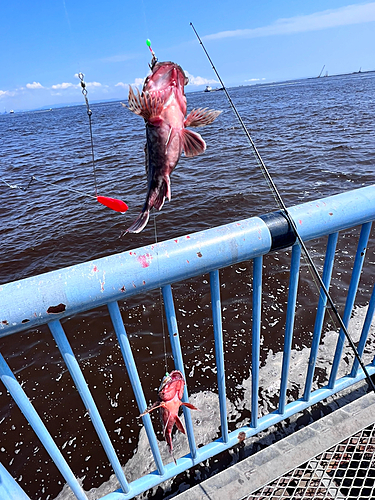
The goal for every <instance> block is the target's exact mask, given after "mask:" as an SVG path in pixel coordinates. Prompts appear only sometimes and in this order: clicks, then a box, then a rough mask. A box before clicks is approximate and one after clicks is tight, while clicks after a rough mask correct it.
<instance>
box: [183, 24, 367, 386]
mask: <svg viewBox="0 0 375 500" xmlns="http://www.w3.org/2000/svg"><path fill="white" fill-rule="evenodd" d="M190 26H191V27H192V28H193V31H194V33H195V35H196V37H197V39H198V41H199V43H200V45H201V46H202V49H203V51H204V53H205V54H206V56H207V59H208V60H209V62H210V64H211V66H212V69H213V70H214V72H215V74H216V76H217V78H218V79H219V81H220V84H221V86H222V87H223V90H224V92H225V95H226V96H227V99H228V101H229V104H230V105H231V107H232V110H233V111H234V113H235V115H236V117H237V118H238V121H239V122H240V125H241V127H242V130H243V131H244V133H245V135H246V137H247V138H248V140H249V142H250V145H251V148H252V150H253V153H254V155H255V157H256V159H257V162H258V164H259V165H260V167H261V170H262V172H263V174H264V175H265V176H266V178H267V180H268V184H269V186H270V187H271V189H272V192H273V194H274V196H275V198H276V201H277V204H278V205H279V207H280V208H281V209H282V211H283V213H284V216H285V217H286V219H287V221H288V222H289V224H290V226H291V228H292V230H293V232H294V234H295V236H296V239H297V240H298V242H299V244H300V246H301V248H302V251H303V254H304V256H305V258H306V259H307V262H308V263H309V265H310V266H311V269H312V270H313V274H314V276H315V277H316V279H317V281H318V283H319V286H320V290H321V291H322V292H323V293H324V295H325V296H326V298H327V301H328V302H329V305H330V307H331V309H332V311H333V313H334V315H335V316H336V319H337V321H338V323H339V325H340V328H341V330H342V331H343V332H344V334H345V337H346V339H347V340H348V342H349V345H350V347H351V349H352V350H353V353H354V355H355V357H356V358H357V360H358V362H359V364H360V366H361V368H362V370H363V373H364V374H365V376H366V379H367V382H368V384H369V386H370V387H371V389H372V390H373V391H374V392H375V385H374V382H373V381H372V379H371V377H370V374H369V373H368V371H367V369H366V366H365V364H364V363H363V361H362V359H361V357H360V355H359V353H358V351H357V348H356V346H355V344H354V342H353V340H352V338H351V336H350V335H349V332H348V330H347V328H346V326H345V324H344V322H343V320H342V318H341V316H340V314H339V312H338V310H337V308H336V306H335V304H334V302H333V300H332V298H331V296H330V294H329V292H328V290H327V288H326V286H325V284H324V282H323V280H322V278H321V276H320V274H319V272H318V270H317V268H316V266H315V264H314V262H313V260H312V258H311V256H310V254H309V252H308V250H307V248H306V245H305V243H304V241H303V240H302V238H301V236H300V234H299V232H298V230H297V226H296V225H295V223H294V220H293V219H292V217H291V215H290V213H289V212H288V210H287V208H286V205H285V203H284V201H283V199H282V197H281V195H280V193H279V191H278V189H277V187H276V185H275V183H274V182H273V179H272V177H271V175H270V173H269V172H268V169H267V167H266V165H265V164H264V162H263V160H262V157H261V156H260V153H259V151H258V150H257V148H256V146H255V144H254V141H253V139H252V137H251V135H250V133H249V131H248V129H247V127H246V125H245V123H244V122H243V120H242V118H241V115H240V114H239V112H238V110H237V108H236V106H235V105H234V103H233V101H232V99H231V97H230V95H229V93H228V90H227V88H226V87H225V85H224V82H223V80H222V79H221V77H220V75H219V73H218V71H217V69H216V67H215V65H214V63H213V62H212V59H211V57H210V56H209V54H208V52H207V50H206V47H205V46H204V45H203V42H202V40H201V38H200V36H199V35H198V33H197V31H196V29H195V27H194V25H193V23H190ZM321 291H320V292H319V293H321Z"/></svg>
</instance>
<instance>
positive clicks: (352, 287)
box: [328, 222, 371, 389]
mask: <svg viewBox="0 0 375 500" xmlns="http://www.w3.org/2000/svg"><path fill="white" fill-rule="evenodd" d="M370 231H371V222H366V223H365V224H363V225H362V228H361V234H360V236H359V241H358V246H357V252H356V255H355V259H354V265H353V271H352V277H351V280H350V284H349V290H348V295H347V298H346V304H345V310H344V314H343V317H342V321H343V323H344V325H345V326H346V327H347V326H348V324H349V319H350V316H351V314H352V311H353V306H354V301H355V298H356V295H357V290H358V284H359V279H360V277H361V272H362V266H363V262H364V259H365V255H366V246H367V243H368V239H369V236H370ZM344 342H345V334H344V332H343V330H342V329H341V328H340V333H339V338H338V341H337V345H336V351H335V356H334V358H333V364H332V369H331V374H330V377H329V381H328V387H329V388H330V389H332V388H333V387H334V385H335V383H336V377H337V372H338V369H339V364H340V360H341V356H342V351H343V348H344Z"/></svg>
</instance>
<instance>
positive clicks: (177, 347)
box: [162, 285, 197, 459]
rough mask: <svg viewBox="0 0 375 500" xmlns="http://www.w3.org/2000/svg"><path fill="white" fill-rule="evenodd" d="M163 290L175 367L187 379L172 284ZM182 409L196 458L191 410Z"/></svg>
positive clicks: (192, 450)
mask: <svg viewBox="0 0 375 500" xmlns="http://www.w3.org/2000/svg"><path fill="white" fill-rule="evenodd" d="M162 292H163V300H164V307H165V314H166V318H167V324H168V331H169V338H170V342H171V346H172V354H173V359H174V363H175V367H176V369H177V370H180V372H181V373H182V374H183V376H184V379H185V380H186V376H185V369H184V362H183V359H182V352H181V343H180V337H179V334H178V325H177V318H176V312H175V308H174V303H173V295H172V288H171V285H166V286H164V287H162ZM182 401H184V402H185V403H188V402H189V396H188V392H187V384H185V388H184V395H183V398H182ZM182 409H183V412H184V417H185V424H186V431H187V437H188V441H189V447H190V453H191V456H192V457H193V459H195V458H196V457H197V446H196V444H195V437H194V430H193V421H192V418H191V414H190V410H189V409H188V408H186V407H185V406H183V407H182Z"/></svg>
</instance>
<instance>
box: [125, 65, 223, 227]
mask: <svg viewBox="0 0 375 500" xmlns="http://www.w3.org/2000/svg"><path fill="white" fill-rule="evenodd" d="M151 67H152V73H151V75H149V76H148V77H147V78H146V80H145V83H144V85H143V89H142V92H141V93H140V92H139V90H138V89H137V94H135V93H134V91H133V89H132V88H131V87H130V88H129V102H128V108H129V109H130V110H131V111H133V113H135V114H137V115H139V116H142V118H144V120H145V122H146V138H147V143H146V147H145V154H146V172H147V181H148V192H147V196H146V201H145V204H144V206H143V208H142V212H141V213H140V214H139V216H138V217H137V219H136V220H135V221H134V222H133V224H132V225H131V226H130V227H129V228H128V229H127V230H126V232H131V233H139V232H140V231H142V229H143V228H144V227H145V226H146V224H147V222H148V218H149V215H150V210H151V209H152V208H153V207H155V208H156V209H157V210H161V208H162V207H163V205H164V201H165V198H168V200H170V199H171V185H170V178H169V177H170V175H171V173H172V171H173V169H174V168H175V166H176V165H177V162H178V160H179V159H180V156H181V154H182V151H184V153H185V156H196V155H198V154H200V153H203V151H204V150H205V149H206V143H205V142H204V140H203V139H202V137H201V136H200V135H199V134H197V133H196V132H192V131H191V130H187V129H186V127H202V126H203V125H208V124H209V123H212V122H213V121H214V120H215V118H216V117H217V116H218V115H219V114H220V113H221V111H213V110H208V109H207V108H205V109H194V110H193V111H191V113H189V115H188V116H187V117H186V118H185V116H186V97H185V94H184V86H185V85H187V83H188V81H189V80H188V78H187V77H186V76H185V73H184V71H183V69H182V68H181V66H179V65H178V64H175V63H173V62H158V63H154V64H153V65H152V66H151Z"/></svg>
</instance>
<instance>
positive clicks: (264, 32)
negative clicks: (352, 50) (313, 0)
mask: <svg viewBox="0 0 375 500" xmlns="http://www.w3.org/2000/svg"><path fill="white" fill-rule="evenodd" d="M371 21H375V2H370V3H366V4H359V5H348V6H346V7H340V8H338V9H330V10H324V11H321V12H316V13H314V14H307V15H301V16H295V17H290V18H286V19H278V20H277V21H275V22H274V23H272V24H269V25H268V26H262V27H260V28H251V29H240V30H232V31H220V32H219V33H214V34H212V35H206V36H204V37H202V38H204V39H206V40H215V39H220V38H234V37H239V38H259V37H264V36H271V35H290V34H292V33H303V32H307V31H317V30H323V29H327V28H335V27H337V26H348V25H351V24H362V23H367V22H371Z"/></svg>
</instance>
